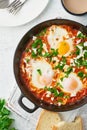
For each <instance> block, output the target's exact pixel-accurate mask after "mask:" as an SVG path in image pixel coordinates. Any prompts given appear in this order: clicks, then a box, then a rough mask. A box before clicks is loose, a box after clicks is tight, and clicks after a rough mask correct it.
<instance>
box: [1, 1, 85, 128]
mask: <svg viewBox="0 0 87 130" xmlns="http://www.w3.org/2000/svg"><path fill="white" fill-rule="evenodd" d="M37 2H38V0H37ZM59 17H62V18H65V19H71V20H75V21H78V22H80V23H82V24H84V25H87V14H86V15H84V16H74V15H71V14H69V13H67V12H66V11H65V10H64V8H63V7H62V4H61V1H60V0H50V1H49V4H48V6H47V7H46V9H45V10H44V11H43V12H42V13H41V14H40V15H39V16H38V17H37V18H35V19H34V20H33V21H31V22H29V23H26V24H25V25H20V26H17V27H2V26H0V98H1V97H2V98H5V99H7V98H8V97H9V95H10V92H11V90H12V88H13V86H14V84H15V78H14V73H13V57H14V52H15V49H16V47H17V45H18V43H19V41H20V39H21V38H22V36H23V35H24V34H25V33H26V32H27V31H28V30H29V29H30V28H32V27H33V26H35V25H36V24H38V23H40V22H42V21H45V20H48V19H53V18H59ZM0 19H1V18H0ZM19 130H22V129H21V128H20V129H19ZM24 130H28V129H24ZM29 130H30V129H29ZM32 130H33V129H32Z"/></svg>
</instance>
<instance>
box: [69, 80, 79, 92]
mask: <svg viewBox="0 0 87 130" xmlns="http://www.w3.org/2000/svg"><path fill="white" fill-rule="evenodd" d="M77 86H78V83H77V81H76V80H75V79H74V78H71V79H70V81H69V84H68V88H69V89H70V90H75V89H76V88H77Z"/></svg>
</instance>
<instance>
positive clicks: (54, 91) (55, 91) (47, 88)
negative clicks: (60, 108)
mask: <svg viewBox="0 0 87 130" xmlns="http://www.w3.org/2000/svg"><path fill="white" fill-rule="evenodd" d="M44 89H45V90H47V91H50V92H51V93H52V94H53V95H54V96H55V97H63V96H64V93H63V92H59V91H58V90H57V88H50V87H46V86H45V88H44Z"/></svg>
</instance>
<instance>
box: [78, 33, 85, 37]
mask: <svg viewBox="0 0 87 130" xmlns="http://www.w3.org/2000/svg"><path fill="white" fill-rule="evenodd" d="M77 38H87V36H86V35H84V34H83V33H79V34H78V35H77Z"/></svg>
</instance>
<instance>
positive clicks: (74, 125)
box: [52, 116, 83, 130]
mask: <svg viewBox="0 0 87 130" xmlns="http://www.w3.org/2000/svg"><path fill="white" fill-rule="evenodd" d="M52 130H83V128H82V118H81V117H80V116H79V117H76V119H75V120H74V121H73V122H65V121H61V122H58V124H57V125H54V126H53V129H52Z"/></svg>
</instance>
